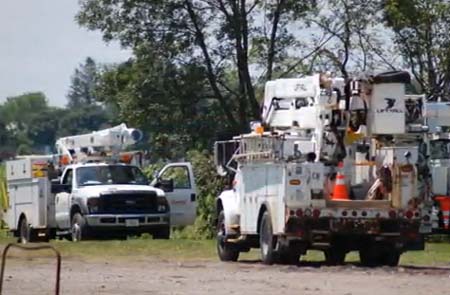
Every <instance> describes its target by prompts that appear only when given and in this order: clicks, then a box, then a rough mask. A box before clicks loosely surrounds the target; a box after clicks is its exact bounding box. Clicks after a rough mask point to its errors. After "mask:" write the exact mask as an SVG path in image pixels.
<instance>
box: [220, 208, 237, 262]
mask: <svg viewBox="0 0 450 295" xmlns="http://www.w3.org/2000/svg"><path fill="white" fill-rule="evenodd" d="M226 238H227V236H226V232H225V213H224V212H223V211H220V213H219V217H218V220H217V234H216V241H217V242H216V243H217V254H218V255H219V258H220V260H221V261H237V260H238V258H239V251H238V249H236V247H234V245H231V244H229V243H227V242H226Z"/></svg>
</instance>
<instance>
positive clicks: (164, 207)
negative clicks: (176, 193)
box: [157, 197, 169, 212]
mask: <svg viewBox="0 0 450 295" xmlns="http://www.w3.org/2000/svg"><path fill="white" fill-rule="evenodd" d="M157 205H158V206H157V210H158V212H167V211H169V203H168V202H167V199H166V197H158V198H157Z"/></svg>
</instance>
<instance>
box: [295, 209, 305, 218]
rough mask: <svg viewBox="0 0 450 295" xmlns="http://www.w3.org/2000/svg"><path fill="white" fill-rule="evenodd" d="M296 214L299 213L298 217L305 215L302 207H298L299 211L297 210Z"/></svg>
mask: <svg viewBox="0 0 450 295" xmlns="http://www.w3.org/2000/svg"><path fill="white" fill-rule="evenodd" d="M295 215H297V217H303V211H302V209H297V211H295Z"/></svg>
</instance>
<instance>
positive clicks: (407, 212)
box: [405, 210, 414, 219]
mask: <svg viewBox="0 0 450 295" xmlns="http://www.w3.org/2000/svg"><path fill="white" fill-rule="evenodd" d="M405 216H406V218H408V219H411V218H412V217H413V216H414V213H413V212H412V211H410V210H408V211H406V214H405Z"/></svg>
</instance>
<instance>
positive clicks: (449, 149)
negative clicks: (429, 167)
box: [430, 139, 450, 160]
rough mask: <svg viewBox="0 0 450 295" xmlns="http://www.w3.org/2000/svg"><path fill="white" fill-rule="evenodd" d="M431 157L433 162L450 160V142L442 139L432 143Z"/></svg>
mask: <svg viewBox="0 0 450 295" xmlns="http://www.w3.org/2000/svg"><path fill="white" fill-rule="evenodd" d="M430 157H431V159H432V160H445V159H450V141H449V140H442V139H441V140H433V141H431V142H430Z"/></svg>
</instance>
